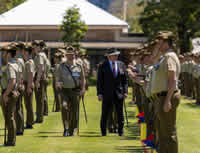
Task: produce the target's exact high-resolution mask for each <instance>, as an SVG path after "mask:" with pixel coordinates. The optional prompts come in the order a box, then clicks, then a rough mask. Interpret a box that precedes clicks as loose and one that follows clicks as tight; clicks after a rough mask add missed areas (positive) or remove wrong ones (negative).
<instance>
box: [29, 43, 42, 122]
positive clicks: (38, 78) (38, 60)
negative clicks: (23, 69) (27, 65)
mask: <svg viewBox="0 0 200 153" xmlns="http://www.w3.org/2000/svg"><path fill="white" fill-rule="evenodd" d="M41 42H42V41H39V40H35V41H34V42H33V43H32V46H33V48H34V53H35V57H34V63H35V68H36V75H35V79H34V82H35V99H36V121H35V122H36V123H42V122H43V118H44V98H45V81H44V75H45V57H44V53H42V52H41V50H42V47H43V43H41Z"/></svg>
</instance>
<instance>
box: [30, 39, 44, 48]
mask: <svg viewBox="0 0 200 153" xmlns="http://www.w3.org/2000/svg"><path fill="white" fill-rule="evenodd" d="M32 45H33V46H40V47H45V46H46V44H45V42H44V40H34V41H33V42H32Z"/></svg>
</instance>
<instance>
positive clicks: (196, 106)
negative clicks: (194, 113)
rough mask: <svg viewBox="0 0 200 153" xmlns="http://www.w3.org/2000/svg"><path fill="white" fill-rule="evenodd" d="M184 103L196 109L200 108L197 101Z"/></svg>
mask: <svg viewBox="0 0 200 153" xmlns="http://www.w3.org/2000/svg"><path fill="white" fill-rule="evenodd" d="M184 105H186V106H189V107H192V108H195V109H200V105H197V104H196V103H193V102H191V103H185V104H184Z"/></svg>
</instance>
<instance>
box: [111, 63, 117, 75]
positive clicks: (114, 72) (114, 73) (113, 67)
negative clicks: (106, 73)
mask: <svg viewBox="0 0 200 153" xmlns="http://www.w3.org/2000/svg"><path fill="white" fill-rule="evenodd" d="M112 70H113V75H114V77H116V70H115V62H112Z"/></svg>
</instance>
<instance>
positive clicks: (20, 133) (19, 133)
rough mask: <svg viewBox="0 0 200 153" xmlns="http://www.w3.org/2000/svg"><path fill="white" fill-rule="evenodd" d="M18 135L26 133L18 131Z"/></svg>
mask: <svg viewBox="0 0 200 153" xmlns="http://www.w3.org/2000/svg"><path fill="white" fill-rule="evenodd" d="M16 135H18V136H19V135H24V133H23V132H17V133H16Z"/></svg>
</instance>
